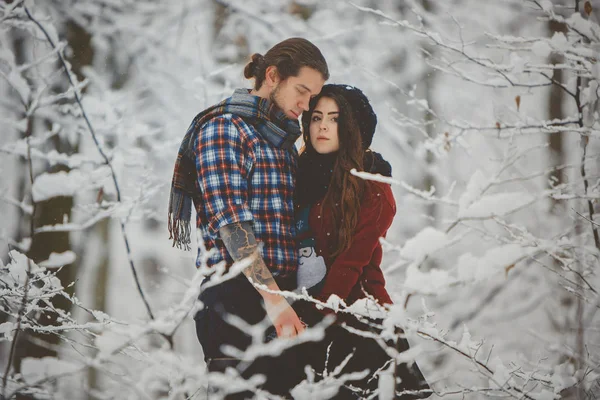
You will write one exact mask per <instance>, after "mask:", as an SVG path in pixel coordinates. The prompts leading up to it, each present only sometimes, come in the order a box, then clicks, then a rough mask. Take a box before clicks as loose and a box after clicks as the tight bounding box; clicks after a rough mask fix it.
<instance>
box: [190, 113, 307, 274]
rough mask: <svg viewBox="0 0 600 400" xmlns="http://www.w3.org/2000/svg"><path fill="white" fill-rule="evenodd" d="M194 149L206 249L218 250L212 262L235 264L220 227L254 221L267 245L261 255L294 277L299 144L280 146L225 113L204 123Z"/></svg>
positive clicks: (198, 208)
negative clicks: (294, 196)
mask: <svg viewBox="0 0 600 400" xmlns="http://www.w3.org/2000/svg"><path fill="white" fill-rule="evenodd" d="M194 150H195V155H196V160H195V161H196V170H197V172H198V180H197V182H196V186H197V188H198V193H199V195H198V196H196V198H195V199H194V205H195V207H196V215H197V220H196V224H197V226H198V227H199V228H200V231H201V232H202V236H203V239H204V243H205V246H206V248H207V249H209V250H210V249H212V248H213V247H216V248H217V249H218V252H215V254H214V255H213V256H212V257H211V258H210V259H209V261H208V264H209V265H214V264H216V263H218V262H220V261H222V260H225V261H226V262H227V264H228V265H231V264H232V263H233V259H232V258H231V256H230V255H229V252H228V251H227V249H226V248H225V245H224V244H223V241H222V240H221V239H220V237H219V234H218V232H219V229H220V228H221V227H223V226H225V225H229V224H232V223H235V222H242V221H253V229H254V235H255V236H256V240H257V241H258V242H260V243H262V256H263V259H264V261H265V264H266V265H267V267H268V268H269V270H270V271H271V273H272V274H273V276H275V277H282V278H285V277H291V276H293V275H294V274H295V273H296V270H297V263H298V261H297V260H298V259H297V254H296V244H295V236H296V232H295V224H294V207H293V194H294V185H295V179H294V177H295V173H296V167H297V156H298V154H297V151H296V149H295V147H293V146H292V150H286V149H285V148H277V147H275V146H273V145H271V144H270V143H269V142H267V141H266V140H265V139H264V138H262V137H261V136H260V134H259V133H258V132H257V131H256V130H255V129H254V127H253V126H252V125H249V124H246V122H244V120H243V119H242V118H240V117H238V116H235V115H232V114H224V115H222V116H220V117H216V118H213V119H211V120H210V121H208V122H207V123H206V124H205V125H204V126H203V127H202V131H201V133H200V134H199V135H197V138H196V140H195V142H194ZM199 262H200V253H199V254H198V261H197V264H199Z"/></svg>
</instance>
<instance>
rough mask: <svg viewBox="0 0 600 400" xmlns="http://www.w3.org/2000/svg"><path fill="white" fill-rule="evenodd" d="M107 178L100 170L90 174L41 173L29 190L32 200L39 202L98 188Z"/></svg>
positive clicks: (75, 171) (76, 170)
mask: <svg viewBox="0 0 600 400" xmlns="http://www.w3.org/2000/svg"><path fill="white" fill-rule="evenodd" d="M107 177H108V174H107V173H106V171H102V170H100V171H97V172H95V173H92V174H88V173H84V172H82V171H81V170H79V169H73V170H71V171H69V172H65V171H59V172H56V173H43V174H40V175H38V176H37V177H36V178H35V180H34V182H33V188H32V189H31V191H32V194H33V200H34V201H35V202H40V201H45V200H48V199H51V198H53V197H58V196H69V197H70V196H73V195H75V194H76V193H78V192H79V191H81V190H85V189H94V188H99V187H101V186H102V184H103V181H104V180H105V179H106V178H107Z"/></svg>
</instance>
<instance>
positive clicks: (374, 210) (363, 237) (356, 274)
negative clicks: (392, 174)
mask: <svg viewBox="0 0 600 400" xmlns="http://www.w3.org/2000/svg"><path fill="white" fill-rule="evenodd" d="M386 190H389V193H387V192H384V193H381V191H380V190H376V191H375V193H369V196H368V197H367V199H366V200H367V201H365V202H364V203H363V204H362V205H361V210H360V215H359V217H358V223H357V225H356V229H355V234H354V237H353V238H352V243H351V244H350V247H349V248H348V249H347V250H345V251H344V252H342V253H341V254H340V255H338V256H337V258H336V259H335V261H334V262H333V263H332V265H331V267H330V268H329V271H328V272H327V277H326V278H325V284H324V286H323V289H322V291H321V294H320V295H319V299H320V300H322V301H327V299H328V298H329V296H331V295H332V294H335V295H337V296H338V297H340V298H341V299H343V300H346V299H348V297H349V295H350V292H351V291H352V289H353V288H354V287H355V286H356V285H357V284H358V281H359V279H360V277H361V275H362V273H363V269H364V268H365V267H366V266H367V265H368V264H369V262H370V261H371V259H372V257H373V254H374V252H375V251H376V249H378V248H380V247H381V243H380V242H379V238H380V237H382V236H384V235H385V234H386V232H387V230H388V228H389V227H390V225H391V224H392V221H393V219H394V215H395V213H396V205H395V204H394V203H393V196H392V195H391V189H390V188H387V189H386ZM390 196H391V199H390V198H389V197H390Z"/></svg>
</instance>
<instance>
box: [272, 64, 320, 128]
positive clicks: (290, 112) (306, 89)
mask: <svg viewBox="0 0 600 400" xmlns="http://www.w3.org/2000/svg"><path fill="white" fill-rule="evenodd" d="M324 84H325V80H324V79H323V76H322V75H321V73H320V72H318V71H317V70H314V69H312V68H309V67H302V68H300V71H299V73H298V76H290V77H289V78H287V79H286V80H284V81H279V82H278V83H277V84H276V85H275V87H274V88H273V91H272V92H271V95H270V99H271V101H272V102H274V103H275V105H277V107H279V108H280V109H281V110H283V112H284V113H285V115H287V117H288V118H290V119H298V117H299V116H300V114H302V112H304V111H308V103H309V102H310V99H311V98H312V97H314V96H316V95H318V94H319V92H320V91H321V88H322V87H323V85H324Z"/></svg>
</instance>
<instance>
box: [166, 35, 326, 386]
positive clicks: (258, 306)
mask: <svg viewBox="0 0 600 400" xmlns="http://www.w3.org/2000/svg"><path fill="white" fill-rule="evenodd" d="M244 75H245V77H246V78H254V80H255V85H254V89H253V90H251V91H250V92H249V91H248V90H247V89H238V90H236V91H235V92H234V94H233V95H232V96H231V97H230V98H228V99H226V100H224V101H223V102H221V103H219V104H217V105H216V106H213V107H210V108H208V109H207V110H205V111H203V112H201V113H200V114H198V115H197V116H196V118H195V119H194V121H193V122H192V124H191V126H190V128H189V129H188V132H187V133H186V135H185V137H184V139H183V142H182V144H181V147H180V149H179V154H178V157H177V162H176V165H175V171H174V175H173V183H172V189H171V198H170V204H169V231H170V233H171V238H173V239H174V245H177V246H179V247H185V248H187V249H189V244H190V217H191V206H192V202H193V204H194V206H195V208H196V213H197V220H196V224H197V226H198V228H200V231H201V234H202V239H203V240H204V243H205V245H206V248H207V250H208V251H212V255H211V256H210V257H209V259H208V265H209V266H212V265H215V264H217V263H219V262H222V261H225V262H226V263H227V265H228V266H230V265H231V264H232V263H233V262H234V261H240V260H242V259H245V258H250V259H251V260H252V262H251V265H250V266H249V267H247V268H246V269H245V270H244V271H243V272H244V275H245V276H246V278H247V279H246V278H244V277H238V278H234V279H231V280H229V281H227V282H223V283H220V284H219V285H217V286H214V287H210V288H207V289H206V290H203V291H202V294H201V295H200V300H201V301H202V303H203V304H204V308H203V309H202V310H200V311H199V312H198V313H197V314H196V316H195V317H194V319H195V320H196V332H197V335H198V339H199V341H200V344H201V345H202V348H203V350H204V357H205V359H206V362H207V365H208V369H209V370H210V371H224V370H225V369H226V368H227V367H230V366H231V367H235V366H237V365H238V364H239V361H238V360H236V359H232V358H228V357H227V356H226V355H225V354H223V352H222V345H224V344H229V345H233V346H235V347H237V348H239V349H242V350H244V349H245V348H247V347H248V346H249V345H250V343H251V338H250V336H248V335H246V334H245V333H244V332H242V331H240V330H238V329H237V328H235V327H233V326H231V325H230V324H228V323H227V322H226V321H225V319H224V316H225V315H228V314H229V315H230V314H234V315H237V316H239V317H241V318H243V319H244V320H245V321H246V322H248V323H249V324H256V323H259V322H261V321H262V320H263V319H264V318H265V315H266V316H268V318H269V320H270V321H271V323H272V324H273V326H274V328H275V331H276V333H277V335H278V336H280V337H281V336H283V337H292V336H295V335H297V334H298V333H300V332H302V331H303V329H304V328H303V325H302V323H301V321H300V320H299V318H298V316H297V315H296V313H295V312H294V310H293V309H292V308H291V307H290V305H289V304H288V303H287V301H286V300H285V298H283V297H282V296H280V295H278V294H273V293H271V291H278V290H280V289H281V290H293V289H294V288H295V283H296V270H297V254H296V245H295V224H294V208H293V203H292V198H293V193H294V185H295V179H294V175H295V170H296V163H297V151H296V149H295V147H294V143H295V141H296V139H297V138H298V137H299V136H300V126H299V124H298V117H299V116H300V114H301V113H302V112H304V111H306V110H308V104H309V101H310V99H311V97H314V96H316V95H317V94H318V93H319V92H320V91H321V87H322V86H323V84H324V83H325V81H326V80H327V79H328V78H329V71H328V67H327V63H326V61H325V59H324V58H323V55H322V54H321V52H320V51H319V49H318V48H317V47H316V46H314V45H313V44H312V43H310V42H309V41H307V40H305V39H301V38H291V39H287V40H285V41H283V42H281V43H278V44H277V45H275V46H274V47H273V48H271V49H270V50H269V51H268V52H267V53H266V54H265V55H264V56H262V55H260V54H254V55H253V56H252V61H251V62H250V63H248V65H247V66H246V68H245V70H244ZM200 251H201V250H199V252H200ZM202 256H203V255H202V254H200V253H199V254H198V261H197V265H198V266H199V265H200V263H201V259H202ZM253 284H258V285H263V286H266V287H267V288H268V289H269V291H264V290H262V289H260V288H257V287H256V286H254V285H253ZM267 365H271V366H272V365H275V364H273V363H271V362H269V363H267V362H265V361H264V360H263V361H260V360H259V361H257V362H255V363H253V369H252V370H250V372H248V371H245V372H246V375H250V373H251V372H261V373H267V375H268V372H267V370H268V369H269V367H268V366H267ZM284 381H285V380H281V379H271V380H269V381H268V382H267V384H265V389H267V390H269V391H272V392H275V393H277V392H279V393H284V392H285V391H286V390H289V388H285V387H284V386H285V383H284Z"/></svg>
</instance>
